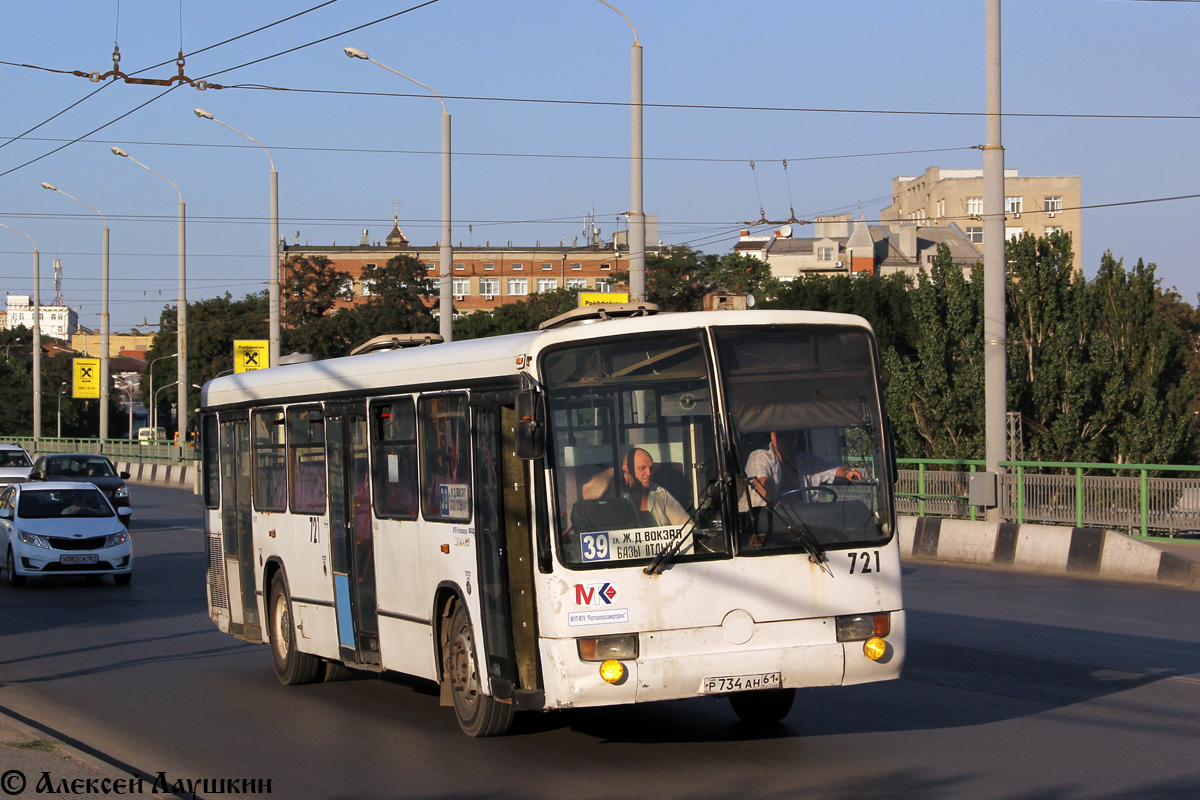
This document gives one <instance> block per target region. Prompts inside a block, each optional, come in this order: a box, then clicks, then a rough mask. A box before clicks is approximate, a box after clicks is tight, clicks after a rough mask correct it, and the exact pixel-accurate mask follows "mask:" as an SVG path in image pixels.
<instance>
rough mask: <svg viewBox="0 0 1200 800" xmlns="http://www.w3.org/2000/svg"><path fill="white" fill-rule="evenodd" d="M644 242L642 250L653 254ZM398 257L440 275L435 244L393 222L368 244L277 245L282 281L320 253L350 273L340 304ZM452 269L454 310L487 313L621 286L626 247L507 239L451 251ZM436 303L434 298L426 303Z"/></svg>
mask: <svg viewBox="0 0 1200 800" xmlns="http://www.w3.org/2000/svg"><path fill="white" fill-rule="evenodd" d="M652 236H655V237H656V236H657V232H656V226H652V224H651V223H649V222H648V223H647V237H646V238H647V239H650V238H651V237H652ZM658 249H659V246H658V245H657V244H656V245H655V246H654V247H653V248H652V247H651V246H650V244H649V243H647V247H646V251H647V253H651V252H656V251H657V250H658ZM397 255H409V256H412V257H413V258H416V259H418V260H420V261H421V263H422V264H424V265H425V268H426V270H427V272H428V275H429V277H430V278H431V279H432V280H433V281H434V282H435V286H436V282H437V280H438V279H439V278H440V277H441V275H440V272H439V270H440V263H439V260H440V259H439V253H438V247H437V245H436V244H435V245H428V246H416V245H413V244H412V243H411V242H410V241H409V240H408V239H407V237H405V236H404V234H403V232H401V230H400V227H399V224H398V223H397V224H396V225H394V226H393V227H392V231H391V233H390V234H388V236H387V238H386V239H385V240H384V241H383V243H382V244H380V243H379V242H374V243H372V242H371V240H370V238H369V236H368V234H367V232H366V231H364V232H363V237H362V239H361V240H360V242H359V243H358V244H356V245H336V244H332V245H308V244H305V245H300V244H294V245H288V244H283V245H282V252H281V256H280V257H281V265H282V266H281V271H280V283H281V285H282V286H283V287H284V288H283V291H284V296H285V298H286V286H287V281H288V276H287V262H288V259H290V258H293V257H296V256H303V257H312V256H325V257H326V258H328V259H329V260H330V262H331V264H332V266H333V267H334V269H338V270H341V271H343V272H345V273H347V274H348V275H349V276H350V279H349V281H348V282H347V285H346V286H345V287H344V295H345V297H347V298H351V299H350V300H343V301H341V302H340V303H339V305H345V304H346V303H347V302H354V301H357V300H358V299H360V298H364V297H369V296H370V294H371V286H370V283H369V282H368V281H364V280H363V279H362V271H363V269H364V268H365V267H366V266H368V265H376V266H379V267H382V266H383V265H384V264H386V263H387V262H388V260H389V259H391V258H393V257H395V256H397ZM451 269H452V271H451V275H452V281H453V288H454V310H455V313H456V314H467V313H471V312H474V311H490V310H492V309H494V308H497V307H499V306H501V305H504V304H506V303H516V302H521V301H524V300H526V299H527V298H528V297H529V295H531V294H534V293H536V292H551V291H554V290H556V289H564V288H578V289H580V290H581V291H589V292H614V291H625V290H626V286H625V285H624V284H618V283H617V281H616V280H615V279H614V278H613V275H614V274H616V273H618V272H627V271H628V269H629V249H628V247H627V246H626V245H625V241H624V240H623V239H621V238H617V239H614V240H613V241H607V242H606V241H604V240H602V239H601V238H600V237H599V236H598V235H594V236H592V237H591V239H590V241H589V242H588V243H587V244H585V245H582V246H580V245H578V244H577V243H572V244H570V245H567V244H565V243H563V244H559V245H558V246H549V247H544V246H541V245H540V244H537V245H534V246H514V245H513V244H512V243H511V242H509V243H507V244H505V245H503V246H499V245H492V244H491V243H490V242H489V243H488V244H486V245H477V246H469V247H463V246H461V245H459V246H458V247H456V248H455V249H454V260H453V267H452V268H451ZM431 302H432V304H433V305H434V306H436V297H435V298H434V299H433V300H432V301H431Z"/></svg>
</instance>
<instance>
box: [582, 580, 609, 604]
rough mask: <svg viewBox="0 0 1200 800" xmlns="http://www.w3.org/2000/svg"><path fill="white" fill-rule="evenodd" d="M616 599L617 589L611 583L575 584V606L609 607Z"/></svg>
mask: <svg viewBox="0 0 1200 800" xmlns="http://www.w3.org/2000/svg"><path fill="white" fill-rule="evenodd" d="M616 598H617V587H615V586H613V585H612V584H611V583H577V584H575V605H578V606H610V605H612V601H613V600H615V599H616Z"/></svg>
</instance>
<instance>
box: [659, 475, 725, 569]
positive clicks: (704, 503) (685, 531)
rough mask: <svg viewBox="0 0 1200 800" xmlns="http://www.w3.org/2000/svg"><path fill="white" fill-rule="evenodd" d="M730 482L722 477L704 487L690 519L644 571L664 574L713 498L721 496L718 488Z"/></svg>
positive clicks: (690, 513) (690, 512)
mask: <svg viewBox="0 0 1200 800" xmlns="http://www.w3.org/2000/svg"><path fill="white" fill-rule="evenodd" d="M728 484H729V479H728V478H721V479H718V480H715V481H710V482H709V484H708V486H706V487H705V489H704V494H703V495H702V496H701V498H700V503H699V505H697V506H695V507H694V508H693V510H692V511H689V512H688V521H687V522H685V523H683V525H681V526H680V528H679V530H678V531H676V533H675V535H674V536H673V537H672V538H671V541H670V542H668V544H667V546H666V547H664V548H663V549H662V550H660V551H659V552H658V555H656V556H655V557H654V560H653V561H651V562H650V563H649V564H647V565H646V567H645V568H644V569H643V570H642V572H644V573H646V574H647V575H660V574H662V571H663V570H664V569H666V568H667V565H668V564H669V563H670V562H671V560H672V559H673V558H675V556H676V555H678V553H679V551H680V549H681V548H682V547H683V543H684V542H685V541H686V540H687V538H688V536H690V535H691V533H692V531H694V530H696V528H697V526H699V524H700V517H702V516H704V512H706V511H708V508H709V506H711V505H712V503H713V500H715V499H716V498H717V497H718V496H719V492H718V491H717V490H718V489H720V488H721V487H723V486H727V485H728Z"/></svg>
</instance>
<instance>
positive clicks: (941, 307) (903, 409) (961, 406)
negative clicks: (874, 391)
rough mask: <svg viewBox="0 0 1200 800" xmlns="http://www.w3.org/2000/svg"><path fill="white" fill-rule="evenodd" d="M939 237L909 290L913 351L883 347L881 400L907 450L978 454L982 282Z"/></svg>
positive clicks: (929, 453)
mask: <svg viewBox="0 0 1200 800" xmlns="http://www.w3.org/2000/svg"><path fill="white" fill-rule="evenodd" d="M980 278H982V275H981V273H980V271H979V270H978V269H972V271H971V279H970V280H967V278H966V277H964V275H963V271H962V268H961V267H959V266H957V265H955V264H954V262H953V261H952V260H951V258H950V250H949V248H947V247H946V246H945V245H944V244H942V245H938V251H937V256H936V257H935V259H934V262H933V264H931V265H930V269H929V272H928V273H926V272H924V271H922V272H920V273H918V276H917V286H916V288H915V289H913V291H912V292H911V295H910V300H911V303H912V315H913V329H912V339H911V344H912V347H913V350H914V353H913V355H911V356H905V355H901V354H899V353H897V352H896V351H894V350H888V351H884V352H883V366H884V371H885V373H886V374H887V376H888V381H887V395H886V402H887V408H888V414H889V415H890V416H891V418H892V421H893V425H894V428H895V432H896V438H897V441H898V445H899V451H900V453H901V454H902V455H904V456H907V457H918V458H978V457H979V456H980V454H982V453H983V452H984V431H983V402H982V398H983V394H984V376H983V287H982V283H983V282H982V280H980Z"/></svg>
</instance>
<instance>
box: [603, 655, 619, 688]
mask: <svg viewBox="0 0 1200 800" xmlns="http://www.w3.org/2000/svg"><path fill="white" fill-rule="evenodd" d="M600 677H601V679H603V680H604V682H605V683H620V682H621V681H623V680H625V665H624V664H622V663H621V662H620V661H617V660H616V659H613V658H610V659H609V660H608V661H605V662H604V663H603V664H601V665H600Z"/></svg>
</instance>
